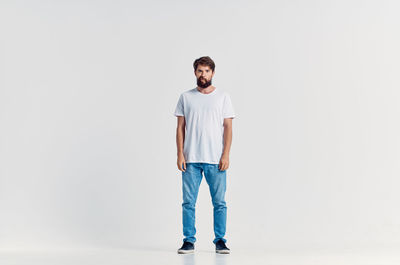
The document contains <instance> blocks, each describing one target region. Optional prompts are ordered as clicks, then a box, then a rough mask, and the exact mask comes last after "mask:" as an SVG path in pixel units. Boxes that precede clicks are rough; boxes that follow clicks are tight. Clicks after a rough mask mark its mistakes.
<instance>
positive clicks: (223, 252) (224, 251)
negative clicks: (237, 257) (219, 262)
mask: <svg viewBox="0 0 400 265" xmlns="http://www.w3.org/2000/svg"><path fill="white" fill-rule="evenodd" d="M215 252H217V253H218V254H229V253H230V251H229V250H227V249H224V250H216V251H215Z"/></svg>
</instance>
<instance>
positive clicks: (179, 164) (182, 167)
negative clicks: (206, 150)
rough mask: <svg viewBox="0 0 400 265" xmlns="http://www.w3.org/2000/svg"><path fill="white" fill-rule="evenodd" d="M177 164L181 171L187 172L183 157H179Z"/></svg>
mask: <svg viewBox="0 0 400 265" xmlns="http://www.w3.org/2000/svg"><path fill="white" fill-rule="evenodd" d="M177 164H178V168H179V170H180V171H186V161H185V157H184V156H183V155H179V156H178V161H177ZM182 165H183V166H182Z"/></svg>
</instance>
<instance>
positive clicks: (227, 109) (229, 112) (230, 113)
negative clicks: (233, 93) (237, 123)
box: [223, 94, 236, 119]
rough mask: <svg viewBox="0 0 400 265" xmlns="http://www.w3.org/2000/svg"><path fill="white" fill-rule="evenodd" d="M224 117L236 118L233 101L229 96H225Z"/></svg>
mask: <svg viewBox="0 0 400 265" xmlns="http://www.w3.org/2000/svg"><path fill="white" fill-rule="evenodd" d="M223 116H224V119H225V118H235V116H236V115H235V111H234V110H233V105H232V101H231V97H230V96H229V94H226V95H225V100H224V108H223Z"/></svg>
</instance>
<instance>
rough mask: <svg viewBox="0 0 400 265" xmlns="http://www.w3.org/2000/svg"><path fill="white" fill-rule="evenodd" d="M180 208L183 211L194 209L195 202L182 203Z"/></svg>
mask: <svg viewBox="0 0 400 265" xmlns="http://www.w3.org/2000/svg"><path fill="white" fill-rule="evenodd" d="M182 207H183V208H185V209H192V210H193V209H194V208H195V207H196V202H195V201H184V202H183V203H182Z"/></svg>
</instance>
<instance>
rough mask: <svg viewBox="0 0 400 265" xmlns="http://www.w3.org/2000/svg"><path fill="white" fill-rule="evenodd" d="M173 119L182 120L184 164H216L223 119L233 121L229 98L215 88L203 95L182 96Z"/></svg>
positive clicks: (225, 93) (220, 152)
mask: <svg viewBox="0 0 400 265" xmlns="http://www.w3.org/2000/svg"><path fill="white" fill-rule="evenodd" d="M174 115H175V116H185V122H186V132H185V141H184V145H183V155H184V157H185V161H186V162H187V163H189V162H192V163H195V162H197V163H210V164H219V160H220V159H221V155H222V152H223V146H224V139H223V138H224V126H223V124H224V118H234V117H235V113H234V110H233V106H232V102H231V98H230V96H229V94H228V93H227V92H225V91H223V90H220V89H218V88H215V89H214V91H212V92H211V93H209V94H203V93H201V92H200V91H198V90H197V87H196V88H193V89H190V90H187V91H185V92H183V93H182V94H181V95H180V97H179V100H178V104H177V105H176V109H175V113H174Z"/></svg>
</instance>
